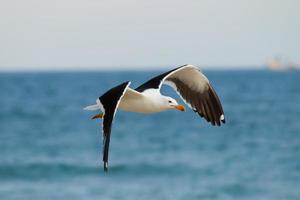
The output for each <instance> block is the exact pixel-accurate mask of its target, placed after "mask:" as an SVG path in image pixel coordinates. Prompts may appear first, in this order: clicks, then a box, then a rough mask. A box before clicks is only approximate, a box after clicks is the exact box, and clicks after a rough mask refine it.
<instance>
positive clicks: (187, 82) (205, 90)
mask: <svg viewBox="0 0 300 200" xmlns="http://www.w3.org/2000/svg"><path fill="white" fill-rule="evenodd" d="M163 84H166V85H169V86H171V87H172V88H173V89H174V90H175V91H176V92H177V93H178V95H179V96H180V97H181V98H182V99H183V100H184V102H185V103H186V104H187V105H189V107H190V108H191V109H193V110H194V111H195V112H197V113H198V114H199V115H200V116H201V117H204V118H205V119H206V120H207V121H208V122H211V124H212V125H218V126H220V125H221V122H223V123H225V117H224V112H223V108H222V105H221V102H220V100H219V97H218V95H217V94H216V92H215V90H214V89H213V87H212V85H211V84H210V83H209V80H208V79H207V78H206V76H204V74H202V73H201V72H200V71H199V69H198V68H197V67H195V66H193V65H184V66H181V67H178V68H176V69H173V70H171V71H168V72H166V73H163V74H161V75H159V76H156V77H154V78H152V79H151V80H149V81H147V82H146V83H144V84H143V85H141V86H139V87H138V88H136V90H137V91H138V92H143V91H145V90H147V89H150V88H152V89H153V88H156V89H160V88H161V86H162V85H163Z"/></svg>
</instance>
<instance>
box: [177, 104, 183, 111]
mask: <svg viewBox="0 0 300 200" xmlns="http://www.w3.org/2000/svg"><path fill="white" fill-rule="evenodd" d="M175 108H176V109H177V110H180V111H185V107H184V106H183V105H179V104H178V105H176V106H175Z"/></svg>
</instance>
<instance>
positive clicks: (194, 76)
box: [85, 65, 225, 170]
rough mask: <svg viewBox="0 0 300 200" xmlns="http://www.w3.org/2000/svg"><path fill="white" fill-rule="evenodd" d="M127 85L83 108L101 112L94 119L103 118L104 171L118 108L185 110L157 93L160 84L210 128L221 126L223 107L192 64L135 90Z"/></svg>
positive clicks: (153, 110) (153, 111)
mask: <svg viewBox="0 0 300 200" xmlns="http://www.w3.org/2000/svg"><path fill="white" fill-rule="evenodd" d="M130 83H131V82H129V81H128V82H125V83H122V84H120V85H118V86H116V87H114V88H112V89H110V90H108V91H107V92H106V93H104V94H103V95H102V96H100V97H99V98H98V99H97V100H96V104H95V105H91V106H87V107H86V108H85V109H86V110H97V109H100V110H101V111H102V114H98V115H96V116H95V117H94V118H103V143H104V148H103V161H104V169H105V170H107V162H108V150H109V141H110V134H111V125H112V121H113V118H114V116H115V114H116V110H117V109H118V108H119V109H121V110H124V111H128V112H138V113H155V112H162V111H166V110H170V109H178V110H181V111H184V110H185V108H184V107H183V106H182V105H179V104H178V103H177V101H176V100H175V99H173V98H171V97H168V96H164V95H162V94H161V93H160V88H161V86H162V85H163V84H166V85H169V86H171V87H172V88H173V89H174V90H175V91H176V92H177V93H178V95H179V96H180V97H181V98H182V99H183V101H184V102H185V103H186V104H187V105H188V106H189V107H190V108H191V109H192V110H193V111H194V112H196V113H198V114H199V115H200V116H201V117H204V118H205V119H206V120H207V121H208V122H210V123H211V124H212V125H218V126H220V125H221V122H223V123H225V118H224V113H223V108H222V106H221V103H220V100H219V98H218V96H217V94H216V92H215V91H214V89H213V88H212V86H211V84H210V83H209V81H208V79H207V78H206V77H205V76H204V75H203V74H202V73H201V72H200V71H199V69H198V68H197V67H195V66H193V65H184V66H181V67H178V68H176V69H173V70H171V71H168V72H166V73H163V74H161V75H159V76H156V77H154V78H152V79H150V80H149V81H147V82H145V83H144V84H142V85H141V86H139V87H138V88H136V89H132V88H129V85H130Z"/></svg>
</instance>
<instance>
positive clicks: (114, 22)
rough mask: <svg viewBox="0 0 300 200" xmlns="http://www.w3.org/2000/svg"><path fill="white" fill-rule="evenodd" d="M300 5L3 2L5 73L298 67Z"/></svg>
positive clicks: (0, 47) (239, 0) (292, 0)
mask: <svg viewBox="0 0 300 200" xmlns="http://www.w3.org/2000/svg"><path fill="white" fill-rule="evenodd" d="M299 38H300V1H299V0H184V1H178V0H159V1H158V0H119V1H115V0H48V1H45V0H26V1H24V0H0V70H7V69H23V70H24V69H42V70H43V69H70V68H81V69H83V68H98V69H100V68H108V67H111V66H112V67H120V68H122V67H152V66H166V67H172V66H178V65H182V64H186V63H191V64H197V65H200V66H201V65H202V66H252V65H256V66H257V65H262V64H264V62H265V61H266V60H267V59H269V58H271V57H273V56H277V55H280V56H283V57H285V58H287V59H289V60H291V61H294V62H300V39H299Z"/></svg>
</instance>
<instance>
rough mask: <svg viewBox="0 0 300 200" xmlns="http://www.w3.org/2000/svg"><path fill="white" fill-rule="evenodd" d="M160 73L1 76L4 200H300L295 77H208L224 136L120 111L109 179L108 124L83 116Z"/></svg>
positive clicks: (175, 116)
mask: <svg viewBox="0 0 300 200" xmlns="http://www.w3.org/2000/svg"><path fill="white" fill-rule="evenodd" d="M159 73H161V72H160V71H149V72H146V71H144V72H142V71H139V72H138V71H137V72H135V71H128V72H124V71H120V72H116V71H114V72H100V71H98V72H51V73H50V72H49V73H46V72H27V73H0V199H1V200H2V199H3V200H15V199H20V200H24V199H25V200H27V199H28V200H35V199H62V200H77V199H78V200H79V199H91V200H93V199H116V200H117V199H120V200H132V199H138V200H143V199H156V200H166V199H167V200H168V199H170V200H171V199H172V200H173V199H182V200H185V199H186V200H193V199H203V200H206V199H222V200H231V199H247V200H248V199H249V200H253V199H255V200H260V199H261V200H299V199H300V72H297V71H289V72H270V71H266V70H240V71H239V70H228V71H218V70H216V71H204V73H205V74H206V75H207V77H208V78H209V79H210V81H211V83H212V85H213V86H214V88H215V90H216V91H217V93H218V95H219V97H220V99H221V102H222V104H223V108H224V112H225V117H226V124H225V125H223V126H221V127H214V126H211V125H210V124H208V123H207V122H206V121H205V120H203V119H202V118H200V117H199V116H198V115H196V114H195V113H194V112H193V111H191V110H188V111H187V112H180V111H175V110H174V111H167V112H162V113H156V114H150V115H145V114H137V113H126V112H122V111H119V112H118V113H117V114H116V117H115V120H114V123H113V128H112V137H111V143H110V154H109V155H110V157H109V170H108V173H105V172H104V171H103V165H102V137H101V121H100V120H91V119H90V118H91V116H93V115H94V114H96V112H87V111H84V110H83V107H85V106H86V105H90V104H93V103H94V102H95V100H96V98H98V97H99V96H100V95H101V94H102V93H103V92H105V91H106V90H107V89H109V88H111V87H113V86H115V85H117V84H119V83H121V82H123V81H127V80H131V81H132V87H137V86H138V85H139V84H141V83H143V82H144V81H146V80H148V79H149V78H151V77H152V76H154V75H156V74H159ZM167 87H168V86H165V88H164V89H163V93H164V94H166V95H170V96H172V97H175V99H177V100H178V101H179V102H181V103H182V101H181V100H180V98H179V97H178V96H177V95H176V93H175V92H174V91H172V90H171V89H170V88H167Z"/></svg>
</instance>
